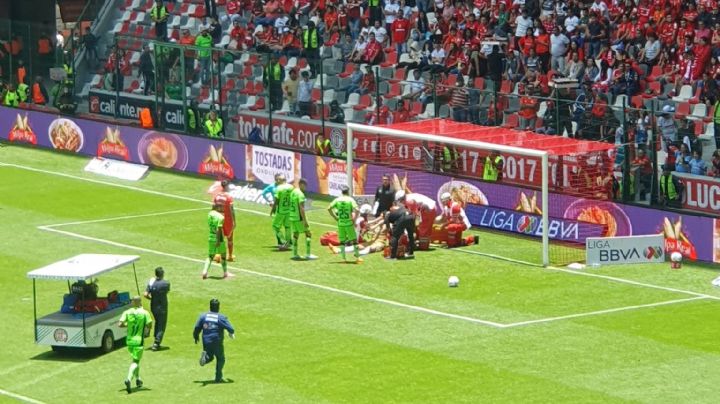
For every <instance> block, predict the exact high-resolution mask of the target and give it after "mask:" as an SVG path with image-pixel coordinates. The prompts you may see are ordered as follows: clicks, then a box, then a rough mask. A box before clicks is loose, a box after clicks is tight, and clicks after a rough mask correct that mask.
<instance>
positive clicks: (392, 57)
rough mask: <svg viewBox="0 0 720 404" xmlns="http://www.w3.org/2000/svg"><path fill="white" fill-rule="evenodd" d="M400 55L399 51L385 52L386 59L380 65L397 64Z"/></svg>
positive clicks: (389, 65) (390, 65)
mask: <svg viewBox="0 0 720 404" xmlns="http://www.w3.org/2000/svg"><path fill="white" fill-rule="evenodd" d="M397 61H398V55H397V52H395V51H393V52H390V53H387V54H385V61H384V62H382V63H380V67H392V66H395V65H396V64H397Z"/></svg>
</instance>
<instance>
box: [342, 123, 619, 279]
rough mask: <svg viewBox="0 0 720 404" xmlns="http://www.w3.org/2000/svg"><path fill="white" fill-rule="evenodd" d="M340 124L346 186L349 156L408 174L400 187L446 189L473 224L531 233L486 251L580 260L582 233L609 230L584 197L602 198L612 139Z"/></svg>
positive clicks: (455, 126)
mask: <svg viewBox="0 0 720 404" xmlns="http://www.w3.org/2000/svg"><path fill="white" fill-rule="evenodd" d="M346 128H347V132H346V138H345V139H343V141H342V142H340V141H339V139H337V137H336V138H335V139H333V146H334V148H335V149H340V148H342V149H343V150H342V152H343V154H344V155H345V156H346V159H347V164H346V167H347V170H348V173H347V178H348V182H349V184H348V186H349V187H350V189H357V187H354V184H353V183H352V181H353V173H352V167H353V164H352V163H353V162H358V163H369V164H372V165H375V166H385V167H387V170H388V172H392V171H397V170H401V171H402V172H404V173H406V174H404V178H412V181H405V182H401V183H400V187H402V188H405V189H404V190H405V191H406V192H414V193H422V194H424V195H425V196H428V197H431V198H433V199H435V200H436V202H437V203H438V206H440V200H439V199H440V195H441V194H442V193H444V192H449V193H450V194H451V195H452V198H453V199H454V200H455V201H456V202H459V203H461V204H462V205H463V206H464V208H465V212H466V215H467V216H468V218H469V219H470V222H471V223H472V225H473V227H475V228H479V229H481V230H488V231H493V232H503V233H505V235H506V236H508V237H510V239H512V238H515V237H522V238H530V239H535V240H536V241H537V243H535V245H537V246H538V247H539V248H537V249H532V251H527V250H526V251H524V252H520V251H513V245H509V246H506V247H507V248H505V249H503V248H501V247H502V246H493V247H494V248H493V249H492V250H491V251H492V252H493V254H494V255H502V256H503V257H506V258H512V259H519V260H523V261H529V262H532V263H536V264H542V265H550V264H567V263H570V262H575V261H582V260H584V255H585V254H584V245H585V239H586V238H587V237H598V236H605V235H607V234H608V229H609V227H610V225H609V224H608V223H606V220H605V219H604V218H603V216H602V212H601V211H597V209H594V207H595V205H594V203H593V202H599V201H601V200H603V199H606V200H607V199H609V198H611V195H610V192H611V191H612V183H611V182H610V183H609V182H608V181H609V179H610V178H611V177H612V176H611V173H612V160H611V159H610V156H612V149H613V148H612V145H609V144H606V143H600V142H589V141H578V140H574V139H568V138H564V137H559V136H546V135H538V134H535V133H532V132H523V131H515V130H510V129H504V128H498V127H483V126H478V125H473V124H469V123H460V122H453V121H449V120H443V119H434V120H426V121H415V122H405V123H399V124H394V125H380V126H368V125H360V124H355V123H348V124H347V126H346ZM341 143H342V144H341ZM335 151H336V152H339V151H340V150H335ZM494 167H499V168H500V169H499V170H497V171H498V172H497V175H494V172H493V171H494V170H493V168H494ZM408 173H409V174H408ZM608 173H610V175H608ZM588 201H590V202H588ZM525 244H528V243H525ZM531 244H532V243H531ZM480 247H481V248H480V249H479V251H482V242H481V244H480ZM498 252H499V253H500V254H498ZM528 254H530V255H532V256H531V257H528Z"/></svg>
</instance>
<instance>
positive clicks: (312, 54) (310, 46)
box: [302, 21, 320, 74]
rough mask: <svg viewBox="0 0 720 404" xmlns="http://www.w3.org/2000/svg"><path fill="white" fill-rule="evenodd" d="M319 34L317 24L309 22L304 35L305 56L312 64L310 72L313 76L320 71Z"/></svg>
mask: <svg viewBox="0 0 720 404" xmlns="http://www.w3.org/2000/svg"><path fill="white" fill-rule="evenodd" d="M318 38H319V34H318V31H317V29H316V28H315V23H314V22H312V21H308V23H307V29H306V30H305V31H303V34H302V46H303V56H304V57H305V58H306V59H308V62H310V70H311V71H312V73H313V74H315V73H317V71H318V62H319V59H320V42H319V41H318Z"/></svg>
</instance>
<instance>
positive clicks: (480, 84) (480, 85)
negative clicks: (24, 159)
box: [474, 77, 485, 90]
mask: <svg viewBox="0 0 720 404" xmlns="http://www.w3.org/2000/svg"><path fill="white" fill-rule="evenodd" d="M474 86H475V88H477V89H478V90H484V89H485V79H484V78H482V77H475V82H474Z"/></svg>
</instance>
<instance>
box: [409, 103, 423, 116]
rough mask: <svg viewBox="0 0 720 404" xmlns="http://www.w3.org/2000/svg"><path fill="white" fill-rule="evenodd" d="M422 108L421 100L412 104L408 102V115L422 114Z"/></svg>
mask: <svg viewBox="0 0 720 404" xmlns="http://www.w3.org/2000/svg"><path fill="white" fill-rule="evenodd" d="M422 108H423V104H422V102H417V101H416V102H413V103H412V104H410V116H418V115H420V114H422Z"/></svg>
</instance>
